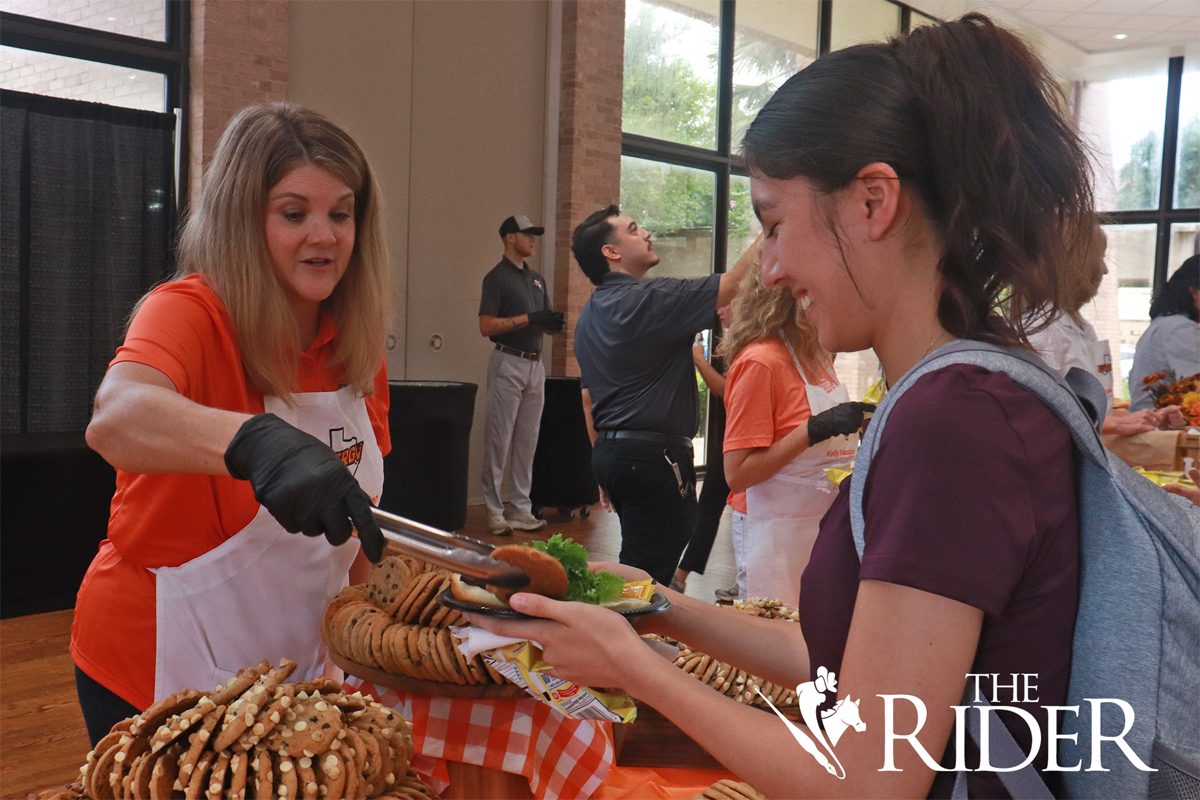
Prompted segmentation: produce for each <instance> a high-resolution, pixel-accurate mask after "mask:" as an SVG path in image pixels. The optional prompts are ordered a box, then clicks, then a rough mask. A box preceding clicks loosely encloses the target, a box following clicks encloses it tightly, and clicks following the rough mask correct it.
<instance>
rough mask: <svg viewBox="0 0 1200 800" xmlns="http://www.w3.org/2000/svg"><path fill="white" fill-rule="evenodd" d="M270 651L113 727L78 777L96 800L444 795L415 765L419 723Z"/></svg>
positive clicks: (79, 786)
mask: <svg viewBox="0 0 1200 800" xmlns="http://www.w3.org/2000/svg"><path fill="white" fill-rule="evenodd" d="M295 668H296V664H295V662H293V661H288V660H287V659H284V660H283V662H282V663H281V664H280V666H279V667H276V668H272V667H271V665H270V663H268V662H267V661H266V660H263V661H262V662H261V663H259V664H258V665H257V666H255V667H252V668H250V669H244V670H241V671H239V672H238V673H237V674H236V675H235V676H234V677H233V678H231V679H230V680H229V682H228V683H226V684H225V685H224V686H220V687H217V689H216V690H215V691H212V692H200V691H195V690H192V689H187V690H184V691H181V692H176V693H175V694H173V695H170V696H169V697H166V698H164V699H163V700H160V701H159V702H157V703H155V704H154V705H152V706H150V708H148V709H146V710H145V711H144V712H142V713H141V714H140V715H138V716H136V717H130V718H129V719H126V720H124V721H122V722H119V723H117V724H116V725H115V726H113V729H112V731H111V732H110V733H109V734H108V735H107V736H105V737H104V738H103V739H101V740H100V742H99V743H98V744H97V745H96V747H95V748H94V749H93V750H92V751H91V752H90V753H88V756H87V763H86V764H85V765H84V766H83V767H82V768H81V769H80V777H79V780H78V781H77V783H76V784H75V785H74V786H72V787H71V788H70V789H69V790H63V791H60V792H59V793H58V794H57V795H55V796H56V797H88V798H93V800H126V798H128V799H129V800H141V798H147V799H148V800H158V799H159V798H162V799H163V800H166V799H167V798H174V797H185V798H187V799H188V800H196V799H197V798H200V797H207V798H232V800H252V799H253V798H259V800H262V799H264V798H270V799H271V800H297V799H298V798H303V800H323V798H329V800H333V798H343V797H345V798H368V797H396V798H408V800H422V799H428V798H434V797H436V795H435V794H434V792H433V790H432V789H430V788H429V787H428V786H426V785H425V784H424V783H423V782H422V781H421V780H420V778H418V777H417V776H416V774H415V773H413V772H411V771H410V770H409V763H410V761H411V759H412V752H413V739H412V730H411V728H410V727H409V725H408V722H406V721H405V720H404V718H403V717H401V716H400V715H399V714H397V713H396V712H395V711H392V710H391V709H388V708H385V707H384V706H382V705H380V704H379V703H375V702H371V701H369V700H368V699H367V698H364V697H363V696H362V695H361V694H358V693H355V694H352V695H347V694H345V693H344V692H343V691H342V687H341V684H339V683H338V682H337V681H333V680H330V679H327V678H322V679H318V680H315V681H307V682H303V683H285V681H286V680H287V678H288V677H289V676H290V675H291V674H292V671H293V670H294V669H295Z"/></svg>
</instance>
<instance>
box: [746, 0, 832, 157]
mask: <svg viewBox="0 0 1200 800" xmlns="http://www.w3.org/2000/svg"><path fill="white" fill-rule="evenodd" d="M818 5H819V4H818V0H740V2H739V3H738V4H737V9H736V13H737V33H736V35H735V37H734V50H733V97H732V108H731V113H732V117H733V118H732V123H731V124H732V131H733V136H732V143H733V147H734V148H735V149H736V148H737V146H738V143H739V142H741V141H742V136H743V135H745V133H746V128H747V127H749V125H750V123H751V122H752V121H753V120H754V117H755V115H757V114H758V112H759V111H761V110H762V107H763V106H764V105H766V102H767V100H769V99H771V95H773V94H775V90H776V89H778V88H779V87H780V85H781V84H782V83H783V82H784V81H786V80H787V79H788V78H790V77H791V76H792V75H794V74H796V73H797V72H798V71H800V70H801V69H803V68H804V67H806V66H808V65H809V64H811V63H812V62H813V60H814V59H815V58H816V57H817V38H818V29H817V18H818Z"/></svg>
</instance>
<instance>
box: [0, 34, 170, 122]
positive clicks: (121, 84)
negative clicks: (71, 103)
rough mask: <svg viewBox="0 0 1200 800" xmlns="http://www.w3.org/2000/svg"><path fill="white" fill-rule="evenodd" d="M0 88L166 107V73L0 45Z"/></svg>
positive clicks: (146, 107) (128, 105) (151, 108)
mask: <svg viewBox="0 0 1200 800" xmlns="http://www.w3.org/2000/svg"><path fill="white" fill-rule="evenodd" d="M0 88H4V89H14V90H16V91H19V92H26V93H28V94H44V95H49V96H50V97H62V98H66V99H68V100H87V101H88V102H91V103H104V104H105V105H110V106H121V107H122V108H137V109H141V110H142V111H164V110H166V107H167V77H166V76H165V75H163V74H162V73H161V72H146V71H145V70H140V69H131V68H129V67H118V66H114V65H112V64H102V63H100V62H99V61H84V60H83V59H78V58H66V57H65V56H57V55H54V54H52V53H38V52H35V51H32V50H22V49H20V48H17V47H0Z"/></svg>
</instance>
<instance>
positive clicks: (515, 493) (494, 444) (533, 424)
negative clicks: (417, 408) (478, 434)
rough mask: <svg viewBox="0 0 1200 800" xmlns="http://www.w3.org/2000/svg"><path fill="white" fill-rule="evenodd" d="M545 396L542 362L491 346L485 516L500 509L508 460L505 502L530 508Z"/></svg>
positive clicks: (485, 434)
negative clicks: (492, 348) (509, 470)
mask: <svg viewBox="0 0 1200 800" xmlns="http://www.w3.org/2000/svg"><path fill="white" fill-rule="evenodd" d="M545 397H546V368H545V367H543V366H542V362H541V361H528V360H526V359H524V358H521V357H520V356H514V355H509V354H508V353H501V352H500V351H499V350H493V351H492V356H491V358H490V359H489V360H488V375H487V416H486V418H485V421H484V428H483V502H484V504H486V505H487V513H488V515H489V516H491V515H496V514H503V513H504V495H503V492H504V468H505V466H507V465H508V464H510V463H511V465H512V482H511V485H510V487H509V492H508V499H509V503H510V504H511V505H512V507H513V510H514V511H518V512H525V513H526V514H528V513H530V510H531V506H530V502H529V490H530V485H531V484H532V483H533V454H534V451H535V450H537V440H538V429H539V428H540V427H541V425H542V404H543V403H544V402H545Z"/></svg>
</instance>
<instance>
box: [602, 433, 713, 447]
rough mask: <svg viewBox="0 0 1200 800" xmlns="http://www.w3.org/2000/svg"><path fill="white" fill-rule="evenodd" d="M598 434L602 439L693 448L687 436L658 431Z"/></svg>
mask: <svg viewBox="0 0 1200 800" xmlns="http://www.w3.org/2000/svg"><path fill="white" fill-rule="evenodd" d="M598 433H599V434H600V438H601V439H640V440H642V441H646V442H658V443H659V444H667V445H675V446H676V447H691V446H692V440H691V439H689V438H688V437H686V436H676V435H673V434H670V433H658V432H656V431H599V432H598Z"/></svg>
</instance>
